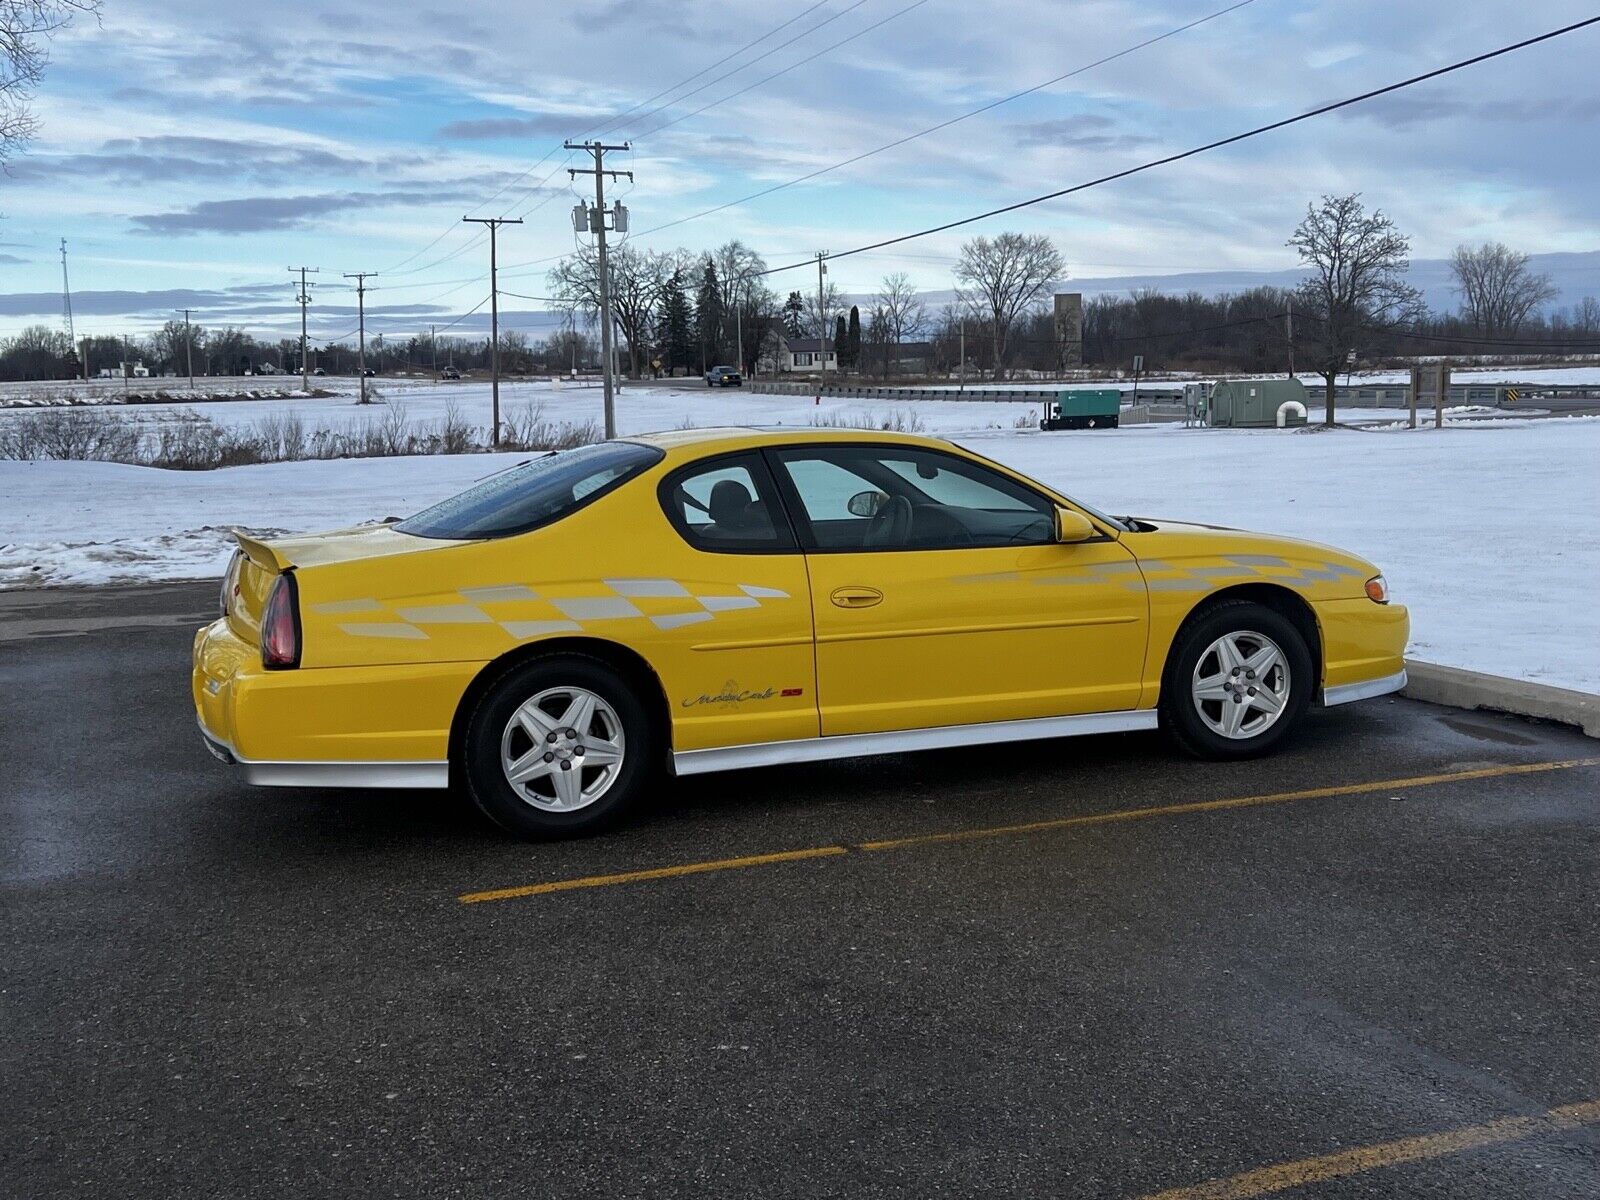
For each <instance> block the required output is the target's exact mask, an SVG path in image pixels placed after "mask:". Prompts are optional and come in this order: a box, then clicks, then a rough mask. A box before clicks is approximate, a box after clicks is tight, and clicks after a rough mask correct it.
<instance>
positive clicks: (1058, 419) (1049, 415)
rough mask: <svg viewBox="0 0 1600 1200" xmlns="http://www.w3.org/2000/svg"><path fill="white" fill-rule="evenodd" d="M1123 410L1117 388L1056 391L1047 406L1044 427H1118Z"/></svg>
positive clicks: (1042, 423)
mask: <svg viewBox="0 0 1600 1200" xmlns="http://www.w3.org/2000/svg"><path fill="white" fill-rule="evenodd" d="M1121 411H1122V393H1121V391H1119V390H1118V389H1116V388H1072V389H1070V390H1062V391H1059V392H1057V393H1056V398H1055V399H1054V400H1051V401H1049V402H1048V403H1047V404H1046V405H1045V406H1044V418H1043V419H1042V420H1041V421H1040V422H1039V428H1040V429H1114V428H1116V424H1117V415H1118V414H1119V413H1120V412H1121Z"/></svg>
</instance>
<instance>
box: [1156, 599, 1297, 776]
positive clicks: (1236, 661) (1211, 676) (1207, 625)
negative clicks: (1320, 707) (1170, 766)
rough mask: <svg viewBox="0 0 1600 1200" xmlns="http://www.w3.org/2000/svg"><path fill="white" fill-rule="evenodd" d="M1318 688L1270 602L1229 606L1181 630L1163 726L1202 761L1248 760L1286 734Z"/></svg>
mask: <svg viewBox="0 0 1600 1200" xmlns="http://www.w3.org/2000/svg"><path fill="white" fill-rule="evenodd" d="M1315 686H1316V675H1315V668H1314V667H1313V665H1312V662H1311V652H1310V650H1309V649H1307V647H1306V642H1305V638H1303V637H1302V636H1301V635H1300V631H1299V630H1298V629H1296V628H1295V627H1294V625H1293V623H1292V622H1290V621H1289V620H1288V619H1287V618H1286V617H1284V616H1282V615H1281V614H1279V613H1277V612H1274V611H1273V610H1272V609H1270V608H1267V607H1266V606H1265V605H1261V604H1256V603H1254V602H1252V601H1248V600H1230V601H1224V602H1222V603H1220V604H1217V605H1215V606H1213V607H1212V608H1209V609H1207V610H1206V611H1204V612H1202V613H1201V614H1200V615H1199V616H1197V617H1194V618H1192V619H1191V620H1190V621H1189V622H1188V623H1187V624H1186V625H1185V626H1184V628H1183V629H1182V630H1181V631H1180V632H1179V634H1178V638H1177V641H1176V642H1175V643H1174V645H1173V648H1172V653H1171V657H1170V658H1169V659H1168V661H1167V669H1166V671H1165V673H1164V674H1163V677H1162V684H1161V718H1162V724H1163V725H1164V726H1165V727H1166V728H1167V729H1168V730H1169V731H1170V732H1171V734H1172V736H1173V737H1174V738H1175V739H1176V740H1177V742H1178V744H1179V745H1181V746H1182V747H1183V748H1184V749H1185V750H1187V751H1188V752H1189V753H1191V754H1194V755H1196V756H1198V757H1200V758H1218V759H1228V758H1250V757H1253V756H1255V755H1258V754H1265V753H1267V752H1268V751H1269V750H1271V749H1272V748H1273V747H1275V746H1276V745H1277V744H1278V743H1279V742H1281V741H1282V740H1283V739H1284V738H1285V737H1287V736H1289V734H1290V732H1291V730H1293V728H1294V726H1295V725H1296V723H1298V721H1299V720H1300V717H1301V715H1302V714H1303V713H1304V712H1305V710H1306V707H1307V705H1308V704H1309V703H1310V701H1311V692H1312V690H1313V689H1314V688H1315Z"/></svg>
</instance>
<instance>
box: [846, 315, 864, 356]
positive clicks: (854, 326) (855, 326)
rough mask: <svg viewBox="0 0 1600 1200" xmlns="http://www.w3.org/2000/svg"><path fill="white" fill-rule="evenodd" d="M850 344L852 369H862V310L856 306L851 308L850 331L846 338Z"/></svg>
mask: <svg viewBox="0 0 1600 1200" xmlns="http://www.w3.org/2000/svg"><path fill="white" fill-rule="evenodd" d="M845 340H846V341H848V342H849V343H850V369H851V370H852V371H858V370H860V369H861V310H860V309H859V308H857V307H856V306H855V305H854V304H852V305H851V306H850V331H849V333H848V335H847V336H846V339H845Z"/></svg>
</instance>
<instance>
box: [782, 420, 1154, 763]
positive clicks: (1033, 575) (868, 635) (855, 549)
mask: <svg viewBox="0 0 1600 1200" xmlns="http://www.w3.org/2000/svg"><path fill="white" fill-rule="evenodd" d="M768 455H769V459H770V460H771V461H772V463H773V464H774V471H775V473H776V474H777V476H778V482H779V487H780V489H781V490H782V491H783V493H784V495H785V500H786V503H787V505H788V507H789V509H790V512H791V515H792V516H793V517H794V521H795V526H796V532H797V534H798V536H799V537H800V539H801V545H802V547H803V548H804V549H805V551H806V564H807V569H808V571H809V573H810V587H811V604H812V613H813V620H814V622H815V626H816V670H817V695H818V702H819V706H820V714H821V728H822V732H823V734H824V735H833V734H852V733H877V732H885V731H891V730H904V729H919V728H930V727H937V726H947V725H966V724H976V723H982V722H990V721H1010V720H1023V719H1029V718H1037V717H1052V716H1066V715H1074V714H1080V713H1092V712H1109V711H1116V710H1122V709H1130V708H1133V707H1134V706H1135V705H1136V704H1137V703H1138V699H1139V677H1140V674H1141V669H1142V665H1143V661H1144V652H1145V637H1146V632H1147V624H1148V612H1147V606H1146V598H1145V588H1144V582H1143V577H1142V576H1141V574H1140V572H1139V569H1138V566H1137V564H1136V563H1135V561H1134V558H1133V555H1132V554H1130V553H1129V552H1128V550H1126V549H1125V548H1124V547H1123V546H1122V545H1120V544H1119V543H1118V542H1117V541H1115V540H1113V539H1111V538H1109V537H1103V538H1097V539H1096V540H1093V541H1089V542H1083V543H1078V544H1072V545H1063V544H1060V543H1058V542H1057V541H1056V540H1055V507H1056V506H1055V502H1054V501H1053V500H1052V499H1051V498H1050V497H1048V496H1046V495H1044V494H1042V493H1040V492H1037V491H1035V490H1034V489H1032V488H1029V487H1026V486H1024V485H1023V484H1022V483H1020V482H1018V481H1017V480H1015V479H1013V478H1011V477H1010V476H1007V475H1005V474H1003V473H1002V472H1000V471H997V470H995V469H993V468H992V467H990V466H988V465H986V464H983V463H981V462H977V461H974V460H972V459H969V458H966V457H964V456H959V455H956V454H951V453H945V452H942V451H938V450H932V449H926V448H923V447H918V446H911V445H893V444H860V445H855V444H837V443H835V444H826V445H811V446H804V447H799V446H797V447H785V448H782V449H777V450H772V451H769V452H768Z"/></svg>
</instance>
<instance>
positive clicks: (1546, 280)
mask: <svg viewBox="0 0 1600 1200" xmlns="http://www.w3.org/2000/svg"><path fill="white" fill-rule="evenodd" d="M1450 273H1451V274H1452V275H1454V276H1455V277H1456V291H1457V292H1459V293H1460V294H1461V315H1462V316H1463V317H1465V318H1466V319H1467V320H1468V321H1470V322H1471V323H1472V326H1473V328H1475V329H1476V330H1477V331H1478V332H1479V333H1481V334H1483V335H1484V336H1486V337H1493V336H1495V335H1496V334H1513V333H1516V332H1517V330H1518V329H1520V328H1521V327H1522V324H1523V322H1524V321H1526V320H1527V319H1528V317H1529V315H1530V314H1531V313H1532V312H1533V311H1534V309H1536V308H1541V307H1543V306H1544V305H1546V304H1548V303H1550V301H1552V300H1554V299H1555V298H1556V297H1557V296H1559V295H1560V294H1561V289H1560V288H1558V287H1556V285H1555V284H1554V283H1553V282H1551V280H1550V276H1548V275H1535V274H1534V273H1533V272H1532V271H1530V270H1528V256H1527V255H1526V254H1519V253H1518V252H1517V251H1515V250H1513V249H1511V247H1510V246H1507V245H1506V244H1505V243H1504V242H1485V243H1483V245H1481V246H1466V245H1461V246H1457V247H1456V249H1455V253H1454V254H1452V255H1451V256H1450Z"/></svg>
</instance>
